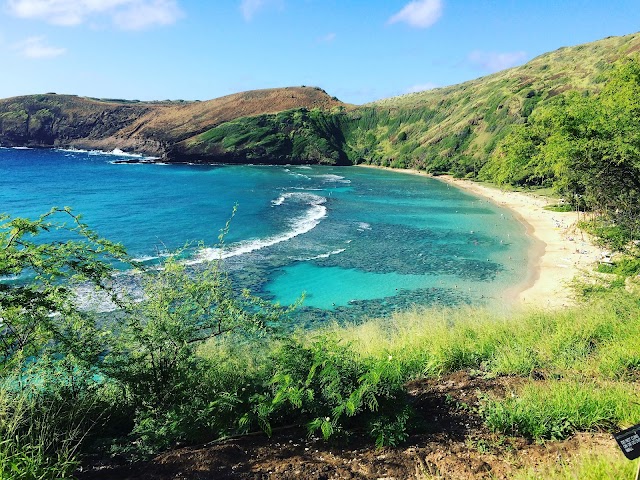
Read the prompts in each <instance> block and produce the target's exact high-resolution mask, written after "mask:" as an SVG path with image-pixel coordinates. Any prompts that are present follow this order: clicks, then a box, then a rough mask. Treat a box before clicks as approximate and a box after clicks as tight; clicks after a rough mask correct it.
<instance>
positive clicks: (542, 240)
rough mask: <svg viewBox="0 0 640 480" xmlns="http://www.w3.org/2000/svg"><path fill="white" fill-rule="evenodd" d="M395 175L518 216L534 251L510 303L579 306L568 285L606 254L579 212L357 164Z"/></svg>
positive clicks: (467, 183)
mask: <svg viewBox="0 0 640 480" xmlns="http://www.w3.org/2000/svg"><path fill="white" fill-rule="evenodd" d="M358 166H359V167H360V166H361V167H365V168H378V169H382V170H390V171H394V172H402V173H408V174H411V175H422V176H425V177H429V178H433V179H435V180H439V181H442V182H445V183H448V184H449V185H453V186H454V187H457V188H460V189H462V190H464V191H466V192H469V193H471V194H473V195H476V196H479V197H482V198H485V199H488V200H491V201H492V202H493V203H495V204H496V205H498V206H500V207H503V208H507V209H508V210H510V211H511V212H513V214H514V216H515V218H516V219H517V220H518V221H520V222H521V223H522V224H523V225H524V226H525V228H526V234H527V235H528V236H530V237H531V238H532V239H533V240H534V242H533V245H532V247H531V249H530V251H529V265H528V268H527V270H528V272H529V273H528V275H527V278H525V279H524V281H523V282H522V283H520V284H519V285H516V286H514V287H513V288H511V289H509V290H508V291H506V292H504V297H505V300H507V301H509V300H511V301H513V302H514V303H519V304H522V305H531V306H537V307H545V308H562V307H565V306H569V305H573V304H575V298H574V295H573V294H572V291H571V288H570V287H569V285H568V284H569V283H570V282H571V281H572V280H573V279H574V278H575V277H576V276H580V275H581V274H582V273H583V272H584V271H586V270H591V269H593V267H594V265H595V264H596V263H597V262H598V260H599V259H601V258H602V254H603V252H602V249H601V248H599V247H597V246H596V245H594V243H593V242H592V240H591V239H590V238H589V236H588V235H587V234H586V233H584V232H583V231H582V230H580V229H579V228H578V227H577V222H578V220H579V213H577V212H552V211H550V210H544V207H545V206H547V205H550V204H553V203H554V202H553V201H551V200H550V199H548V198H544V197H540V196H536V195H535V194H532V193H524V192H513V191H506V190H501V189H500V188H498V187H493V186H487V185H482V184H479V183H476V182H473V181H471V180H465V179H457V178H453V177H451V176H449V175H442V176H437V177H435V176H433V175H430V174H428V173H425V172H421V171H419V170H412V169H396V168H389V167H381V166H376V165H358Z"/></svg>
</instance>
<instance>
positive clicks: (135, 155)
mask: <svg viewBox="0 0 640 480" xmlns="http://www.w3.org/2000/svg"><path fill="white" fill-rule="evenodd" d="M16 148H23V147H16ZM24 148H26V147H24ZM56 150H57V151H59V152H69V153H86V154H87V155H91V156H97V155H107V156H116V157H129V158H136V159H139V160H141V161H148V160H158V159H159V158H160V157H152V156H149V155H143V154H142V153H130V152H125V151H123V150H121V149H119V148H114V149H113V150H111V151H110V152H107V151H105V150H84V149H82V148H56ZM110 163H111V162H110Z"/></svg>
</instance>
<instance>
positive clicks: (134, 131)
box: [0, 87, 344, 161]
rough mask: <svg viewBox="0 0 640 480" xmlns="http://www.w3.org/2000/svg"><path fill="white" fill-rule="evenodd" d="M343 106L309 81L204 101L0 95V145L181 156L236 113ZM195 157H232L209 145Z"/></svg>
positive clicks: (175, 158)
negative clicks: (183, 144)
mask: <svg viewBox="0 0 640 480" xmlns="http://www.w3.org/2000/svg"><path fill="white" fill-rule="evenodd" d="M334 107H342V108H343V107H344V104H343V103H342V102H340V101H338V100H337V99H335V98H331V97H329V96H328V95H327V94H326V92H324V91H322V90H320V89H317V88H311V87H292V88H282V89H270V90H257V91H252V92H244V93H239V94H235V95H229V96H227V97H222V98H218V99H215V100H210V101H206V102H183V101H177V102H138V101H124V100H97V99H90V98H85V97H77V96H73V95H57V94H45V95H29V96H24V97H14V98H9V99H4V100H0V145H3V146H26V147H36V148H52V147H58V148H82V149H99V150H107V151H108V150H113V149H115V148H118V149H121V150H123V151H131V152H136V153H143V154H147V155H154V156H159V157H163V158H165V159H167V160H169V161H180V160H181V158H180V157H179V155H180V154H181V153H184V154H187V155H188V154H189V152H187V151H185V149H184V148H176V147H175V146H176V145H177V144H178V143H179V142H183V141H186V140H188V139H190V138H192V137H195V136H197V135H199V134H201V133H202V132H205V131H207V130H209V129H211V128H215V127H216V126H218V125H221V124H223V123H226V122H230V121H233V120H235V119H237V118H239V117H252V116H257V115H264V114H272V113H276V112H280V111H283V110H289V109H298V108H311V109H321V110H328V109H331V108H334ZM197 156H198V158H202V159H203V160H205V161H224V160H225V159H228V158H231V157H233V155H229V152H225V151H223V150H215V149H213V150H211V151H210V152H208V153H206V154H205V155H202V154H201V153H198V154H197Z"/></svg>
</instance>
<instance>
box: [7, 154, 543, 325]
mask: <svg viewBox="0 0 640 480" xmlns="http://www.w3.org/2000/svg"><path fill="white" fill-rule="evenodd" d="M141 160H144V159H143V158H139V157H133V156H130V155H125V154H122V152H113V153H109V154H107V153H102V152H85V151H68V150H67V151H65V150H32V149H10V148H0V212H2V213H7V214H9V215H11V216H26V217H37V216H38V215H40V214H42V213H44V212H46V211H48V210H49V209H50V208H51V207H52V206H59V207H62V206H70V207H72V209H73V211H74V212H75V213H80V214H81V215H82V218H83V220H84V221H85V222H86V223H87V224H88V225H89V226H90V227H91V228H93V229H94V230H95V231H97V232H98V233H99V234H100V235H101V236H103V237H105V238H108V239H110V240H113V241H117V242H121V243H122V244H123V245H125V247H126V248H127V250H128V252H129V253H130V254H131V255H132V256H134V257H136V259H137V260H139V261H142V262H146V263H148V264H154V263H157V262H159V261H161V259H162V257H163V256H166V255H167V254H168V253H169V252H173V251H175V250H176V249H180V248H185V253H184V256H185V259H184V261H185V262H187V263H189V264H193V265H197V264H200V263H202V262H206V261H208V260H211V259H216V258H219V257H222V258H223V259H224V260H223V262H224V266H225V268H226V269H228V271H229V272H230V273H231V276H232V278H233V279H234V281H235V282H236V284H237V285H238V288H244V287H248V288H250V289H251V291H252V292H253V293H254V294H256V295H259V296H262V297H263V298H265V299H268V300H272V301H277V302H280V303H281V304H285V305H288V304H291V303H293V302H295V300H296V299H297V298H299V297H300V295H301V294H302V293H303V292H305V301H304V304H303V306H302V307H301V308H300V309H299V310H298V313H297V317H296V318H298V320H299V322H300V323H304V324H309V325H311V324H315V323H318V322H326V321H330V320H334V319H337V320H356V319H358V318H362V317H363V316H385V315H390V314H392V313H393V312H395V311H397V310H403V309H407V308H411V307H413V306H423V305H464V304H470V305H484V304H491V303H496V304H497V303H502V302H503V301H504V298H503V297H504V292H505V291H507V290H508V289H509V288H512V287H513V286H514V285H517V284H519V283H522V282H523V281H524V280H525V278H526V275H527V264H528V254H529V250H530V246H531V239H530V238H529V237H527V235H526V233H525V227H524V225H522V224H521V223H520V222H519V221H518V220H517V219H516V218H515V217H514V216H513V214H512V213H511V212H510V211H508V210H505V209H502V208H499V207H498V206H496V205H494V204H492V203H491V202H488V201H487V200H485V199H480V198H476V197H474V196H471V195H469V194H467V193H466V192H463V191H461V190H459V189H456V188H454V187H452V186H450V185H448V184H446V183H443V182H441V181H438V180H436V179H431V178H426V177H422V176H416V175H409V174H406V173H401V172H392V171H386V170H384V171H383V170H377V169H368V168H361V167H325V166H251V165H207V166H203V165H167V164H161V163H148V162H144V161H142V162H141ZM234 206H236V208H237V212H236V214H235V216H234V217H233V219H232V221H231V224H230V231H229V234H228V236H227V237H226V238H225V247H224V250H223V251H220V250H219V249H218V235H219V233H220V229H221V228H223V227H224V225H225V223H226V222H227V220H229V218H230V217H231V214H232V212H233V210H234Z"/></svg>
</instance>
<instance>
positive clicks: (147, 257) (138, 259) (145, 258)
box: [133, 255, 160, 263]
mask: <svg viewBox="0 0 640 480" xmlns="http://www.w3.org/2000/svg"><path fill="white" fill-rule="evenodd" d="M159 258H160V257H159V256H155V255H144V256H142V257H136V258H134V259H133V261H134V262H138V263H143V262H150V261H151V260H158V259H159Z"/></svg>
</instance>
